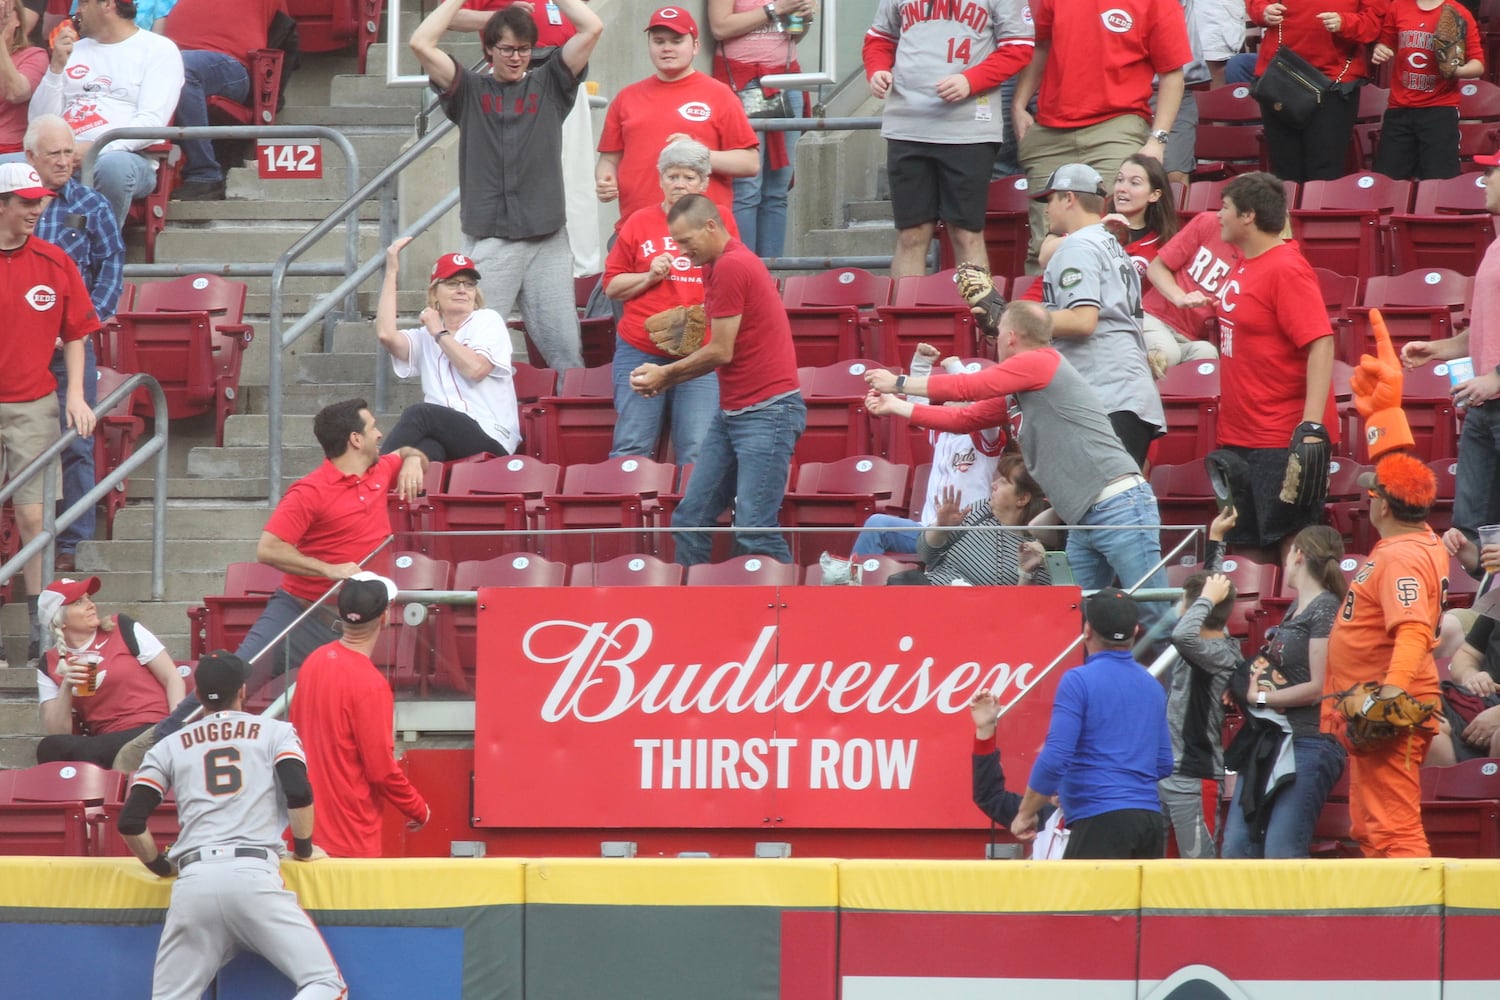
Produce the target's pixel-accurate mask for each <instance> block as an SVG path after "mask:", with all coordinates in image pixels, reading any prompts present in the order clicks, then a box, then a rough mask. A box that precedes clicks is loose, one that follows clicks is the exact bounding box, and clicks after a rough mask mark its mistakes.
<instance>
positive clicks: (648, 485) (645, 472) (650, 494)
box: [539, 457, 678, 563]
mask: <svg viewBox="0 0 1500 1000" xmlns="http://www.w3.org/2000/svg"><path fill="white" fill-rule="evenodd" d="M676 478H677V468H676V466H673V465H668V464H665V463H661V462H653V461H652V460H651V459H649V458H634V457H618V458H611V459H607V460H605V461H603V462H598V463H594V464H583V465H570V466H568V467H567V468H566V469H565V470H564V471H563V481H562V486H561V488H560V490H559V492H557V493H549V494H547V495H546V496H545V497H543V500H542V506H541V508H540V509H539V524H540V526H541V527H542V528H545V529H548V530H562V529H569V530H568V531H567V533H566V534H560V535H544V536H542V545H541V548H542V551H543V553H544V554H546V555H547V556H548V557H549V558H551V559H555V560H558V561H559V562H564V563H581V562H588V561H599V560H604V559H613V558H615V557H616V556H620V555H626V554H629V553H642V552H654V551H655V541H656V540H655V539H654V538H653V536H652V535H651V534H649V533H648V532H646V531H643V530H635V531H629V532H615V533H603V532H601V530H600V529H609V528H633V529H643V528H648V527H657V526H664V525H665V524H666V523H667V522H668V520H669V518H670V516H671V511H672V507H673V506H675V503H676V500H677V497H678V494H675V493H674V492H673V485H674V482H675V480H676Z"/></svg>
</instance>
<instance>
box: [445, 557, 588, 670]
mask: <svg viewBox="0 0 1500 1000" xmlns="http://www.w3.org/2000/svg"><path fill="white" fill-rule="evenodd" d="M567 572H568V567H567V566H566V565H564V564H563V563H556V562H550V561H548V560H546V559H543V558H542V557H541V556H539V555H537V554H536V553H534V552H513V553H511V554H509V555H503V556H497V557H495V558H493V559H470V560H466V561H465V562H461V563H459V564H458V565H457V567H455V568H454V570H453V589H454V590H478V589H479V588H480V587H561V586H562V585H563V581H564V580H565V579H566V578H567ZM448 610H449V611H450V612H451V617H452V628H451V642H450V643H449V644H448V646H447V647H446V648H447V649H448V650H451V652H452V656H453V658H454V662H452V663H444V662H441V661H439V663H438V664H437V669H436V672H435V673H434V676H433V679H434V681H435V682H437V683H438V684H440V685H441V686H443V687H447V688H451V689H453V690H456V691H464V692H466V691H469V690H471V689H472V685H473V681H474V671H475V667H476V664H477V662H478V652H477V650H478V643H477V628H478V608H477V606H475V605H466V604H455V605H453V606H451V607H450V608H449V609H448Z"/></svg>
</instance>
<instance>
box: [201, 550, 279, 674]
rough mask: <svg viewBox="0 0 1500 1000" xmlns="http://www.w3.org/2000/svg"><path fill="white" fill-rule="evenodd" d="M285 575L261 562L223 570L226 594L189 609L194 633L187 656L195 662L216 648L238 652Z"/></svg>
mask: <svg viewBox="0 0 1500 1000" xmlns="http://www.w3.org/2000/svg"><path fill="white" fill-rule="evenodd" d="M283 575H284V574H283V573H282V572H281V570H279V569H276V568H275V567H274V566H267V565H266V564H265V563H260V562H232V563H230V564H229V565H228V566H227V567H225V570H224V593H222V594H210V595H208V596H206V597H204V598H203V606H202V607H197V608H190V609H189V610H188V618H189V620H190V621H191V622H192V629H193V634H192V635H191V636H190V637H189V640H188V655H189V656H190V657H192V658H193V659H194V660H196V659H198V658H199V657H201V656H204V655H206V654H207V653H209V652H211V651H213V650H215V649H238V648H239V645H240V643H241V642H243V641H244V639H245V635H246V633H248V632H249V631H250V626H251V625H254V624H255V619H257V618H259V617H260V613H261V612H262V611H264V610H265V609H266V602H267V601H269V600H270V599H271V595H272V594H273V593H275V592H276V589H277V588H278V587H280V586H281V578H282V576H283Z"/></svg>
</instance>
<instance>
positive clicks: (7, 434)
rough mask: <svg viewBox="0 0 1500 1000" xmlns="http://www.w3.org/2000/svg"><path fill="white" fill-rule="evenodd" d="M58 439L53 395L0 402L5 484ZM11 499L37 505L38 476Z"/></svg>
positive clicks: (1, 449) (39, 495)
mask: <svg viewBox="0 0 1500 1000" xmlns="http://www.w3.org/2000/svg"><path fill="white" fill-rule="evenodd" d="M58 437H59V431H58V429H57V394H56V393H54V392H49V393H47V395H45V396H43V397H42V398H41V399H33V400H32V401H31V402H29V403H0V453H3V455H4V458H5V479H6V481H7V482H9V481H10V479H11V477H13V476H14V475H16V473H18V472H20V471H21V470H22V469H24V468H26V465H27V463H29V462H30V461H31V460H32V459H33V458H35V457H36V456H38V455H40V454H41V453H42V452H44V451H46V450H47V447H48V446H49V445H51V444H52V443H53V442H54V441H56V440H57V439H58ZM53 466H54V469H53V471H51V472H50V473H49V474H50V475H56V462H54V463H53ZM11 499H12V500H13V502H15V503H17V504H40V503H41V502H42V477H41V476H33V477H32V478H31V479H30V480H29V481H27V482H26V483H25V484H24V485H22V486H21V488H20V489H18V490H17V491H16V492H15V495H14V496H13V497H12V498H11Z"/></svg>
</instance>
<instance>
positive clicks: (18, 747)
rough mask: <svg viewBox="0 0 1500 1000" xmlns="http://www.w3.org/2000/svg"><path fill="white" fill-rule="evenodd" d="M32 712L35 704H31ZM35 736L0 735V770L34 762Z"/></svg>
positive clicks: (37, 738) (24, 765) (38, 739)
mask: <svg viewBox="0 0 1500 1000" xmlns="http://www.w3.org/2000/svg"><path fill="white" fill-rule="evenodd" d="M31 710H32V712H35V711H36V704H35V703H34V702H33V703H32V704H31ZM39 741H40V737H37V736H0V770H6V771H8V770H11V769H13V768H21V767H31V766H32V765H33V764H35V763H36V745H37V743H38V742H39Z"/></svg>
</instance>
